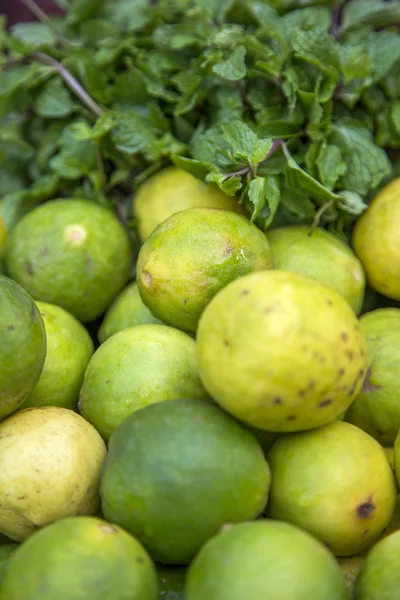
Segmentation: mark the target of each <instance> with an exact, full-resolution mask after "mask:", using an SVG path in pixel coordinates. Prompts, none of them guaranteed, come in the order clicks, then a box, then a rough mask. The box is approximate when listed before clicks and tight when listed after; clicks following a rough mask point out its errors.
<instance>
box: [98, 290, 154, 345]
mask: <svg viewBox="0 0 400 600" xmlns="http://www.w3.org/2000/svg"><path fill="white" fill-rule="evenodd" d="M149 323H158V324H161V323H162V321H160V320H159V319H157V318H156V317H154V316H153V315H152V314H151V312H150V311H149V309H148V308H147V306H146V305H145V304H143V300H142V298H141V296H140V293H139V289H138V286H137V283H136V282H133V283H130V284H129V285H128V286H127V287H126V288H125V289H124V290H123V291H122V292H121V293H120V294H119V295H118V296H117V298H116V299H115V300H114V302H113V304H112V305H111V306H110V308H109V309H108V311H107V312H106V314H105V315H104V319H103V322H102V324H101V326H100V329H99V333H98V338H99V341H100V343H101V344H102V343H103V342H105V341H106V340H108V338H109V337H111V336H112V335H114V333H118V331H122V330H123V329H128V327H134V326H135V325H146V324H149Z"/></svg>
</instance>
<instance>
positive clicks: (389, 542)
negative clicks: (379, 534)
mask: <svg viewBox="0 0 400 600" xmlns="http://www.w3.org/2000/svg"><path fill="white" fill-rule="evenodd" d="M399 562H400V531H395V532H394V533H392V534H391V535H389V536H387V537H385V538H384V539H383V540H381V541H380V542H378V543H377V544H376V545H375V546H374V547H373V548H372V550H371V551H370V553H369V554H368V556H367V558H366V560H365V562H364V565H363V567H362V569H361V571H360V574H359V575H358V577H357V580H356V585H355V590H354V598H355V600H399V599H400V571H399Z"/></svg>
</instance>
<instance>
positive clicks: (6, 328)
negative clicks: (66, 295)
mask: <svg viewBox="0 0 400 600" xmlns="http://www.w3.org/2000/svg"><path fill="white" fill-rule="evenodd" d="M45 356H46V332H45V327H44V323H43V319H42V317H41V316H40V312H39V310H38V308H37V306H36V305H35V303H34V302H33V300H32V298H31V297H30V296H29V294H27V293H26V292H25V290H23V289H22V288H21V287H20V286H19V285H18V284H17V283H15V282H14V281H12V280H11V279H8V278H7V277H4V276H3V275H0V419H1V418H3V417H5V416H7V415H9V414H10V413H12V412H13V411H15V410H17V408H18V407H19V406H20V405H21V404H22V402H23V401H24V400H25V398H26V397H27V396H28V395H29V394H30V393H31V392H32V390H33V388H34V387H35V385H36V384H37V382H38V380H39V377H40V374H41V372H42V369H43V365H44V361H45Z"/></svg>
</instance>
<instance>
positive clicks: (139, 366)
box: [79, 325, 209, 440]
mask: <svg viewBox="0 0 400 600" xmlns="http://www.w3.org/2000/svg"><path fill="white" fill-rule="evenodd" d="M179 398H198V399H200V400H208V399H209V397H208V395H207V393H206V391H205V390H204V388H203V386H202V384H201V381H200V377H199V373H198V367H197V358H196V343H195V341H194V340H193V339H192V338H191V337H190V336H189V335H187V334H186V333H183V331H178V330H177V329H173V328H172V327H169V326H167V325H137V326H136V327H131V328H129V329H124V330H123V331H120V332H119V333H116V334H115V335H113V336H112V337H111V338H110V339H109V340H107V341H106V342H105V343H104V344H102V345H101V346H100V348H98V350H96V352H95V354H94V355H93V357H92V359H91V361H90V363H89V366H88V368H87V370H86V374H85V379H84V382H83V386H82V389H81V393H80V401H79V407H80V412H81V414H82V416H83V417H84V418H85V419H87V420H88V421H89V423H92V425H94V426H95V427H96V429H97V431H99V432H100V434H101V435H102V436H103V438H104V439H106V440H107V439H108V438H109V437H110V435H111V433H112V432H113V431H114V429H115V428H116V427H118V425H119V424H120V423H122V421H123V420H124V419H125V418H126V417H127V416H128V415H130V414H131V413H132V412H134V411H136V410H139V409H140V408H143V406H146V405H147V404H153V403H155V402H161V401H163V400H175V399H179Z"/></svg>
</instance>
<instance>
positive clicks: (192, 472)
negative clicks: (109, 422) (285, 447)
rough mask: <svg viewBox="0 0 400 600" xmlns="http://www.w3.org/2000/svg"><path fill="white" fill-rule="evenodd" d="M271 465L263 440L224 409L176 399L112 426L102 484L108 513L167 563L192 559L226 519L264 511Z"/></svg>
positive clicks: (107, 517) (239, 519)
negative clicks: (258, 440) (115, 426)
mask: <svg viewBox="0 0 400 600" xmlns="http://www.w3.org/2000/svg"><path fill="white" fill-rule="evenodd" d="M269 483H270V475H269V467H268V464H267V462H266V460H265V458H264V455H263V452H262V449H261V447H260V446H259V444H258V442H257V440H256V439H255V438H254V437H253V436H252V435H251V433H249V432H248V431H246V430H245V429H244V428H243V427H242V426H241V425H240V424H239V423H237V422H236V421H235V420H234V419H232V418H231V417H230V416H229V415H227V414H225V413H223V412H222V411H220V410H219V408H218V407H217V406H215V405H213V404H211V403H208V402H201V401H200V400H170V401H167V402H160V403H158V404H153V405H151V406H147V407H146V408H143V409H142V410H139V411H137V412H135V413H134V414H132V415H130V416H129V417H128V418H127V419H126V420H125V421H124V422H123V423H122V424H121V425H120V426H119V427H118V429H117V430H116V431H115V432H114V433H113V435H112V437H111V440H110V444H109V454H108V457H107V460H106V463H105V469H104V472H103V478H102V483H101V497H102V509H103V514H104V516H105V518H106V519H108V520H110V521H112V522H114V523H117V524H118V525H120V526H121V527H123V528H124V529H126V530H127V531H129V532H131V533H132V534H133V535H135V536H137V538H138V539H139V540H140V541H141V542H142V543H143V544H144V546H145V547H146V548H147V549H148V550H149V551H150V554H151V555H152V556H153V558H154V559H155V560H157V561H159V562H162V563H166V564H183V565H184V564H188V563H189V562H190V560H191V559H192V558H193V556H194V555H195V553H196V552H197V551H198V550H199V548H200V547H201V546H202V544H203V543H204V542H206V541H207V540H208V538H209V537H210V536H211V535H214V534H215V533H216V532H217V531H218V530H219V528H220V527H221V526H222V525H224V524H225V523H228V522H238V521H245V520H247V519H252V518H253V517H256V516H257V515H258V514H260V513H261V512H262V510H263V509H264V507H265V503H266V500H267V494H268V488H269Z"/></svg>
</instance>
